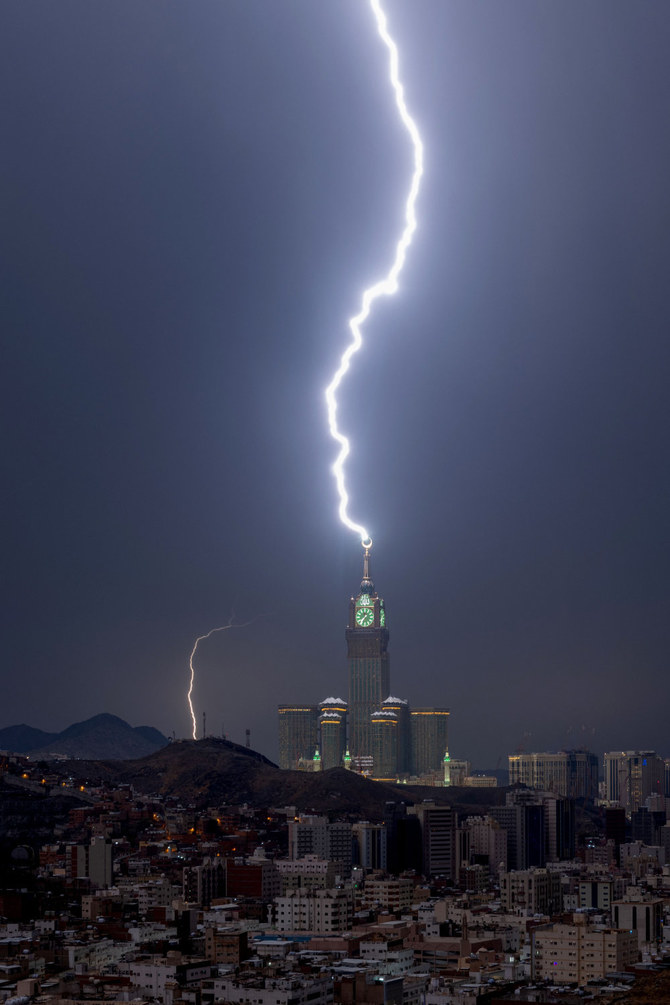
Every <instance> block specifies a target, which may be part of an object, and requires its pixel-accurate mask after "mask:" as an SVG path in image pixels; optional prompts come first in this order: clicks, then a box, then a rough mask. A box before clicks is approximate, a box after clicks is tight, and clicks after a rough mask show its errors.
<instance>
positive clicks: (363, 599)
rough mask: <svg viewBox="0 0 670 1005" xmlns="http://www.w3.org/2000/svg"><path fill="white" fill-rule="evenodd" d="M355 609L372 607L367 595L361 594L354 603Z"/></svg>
mask: <svg viewBox="0 0 670 1005" xmlns="http://www.w3.org/2000/svg"><path fill="white" fill-rule="evenodd" d="M356 607H372V600H371V599H370V594H369V593H361V595H360V597H359V598H358V600H357V601H356Z"/></svg>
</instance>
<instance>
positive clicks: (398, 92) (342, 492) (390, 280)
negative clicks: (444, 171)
mask: <svg viewBox="0 0 670 1005" xmlns="http://www.w3.org/2000/svg"><path fill="white" fill-rule="evenodd" d="M370 6H371V7H372V12H373V14H374V16H375V20H376V24H377V31H378V32H379V35H380V36H381V38H382V40H383V42H384V44H385V45H386V47H387V49H388V51H389V75H390V80H391V86H392V88H393V92H394V94H395V102H396V107H397V109H398V114H399V116H400V118H401V120H402V123H403V125H404V126H405V128H406V129H407V132H408V133H409V136H410V139H411V141H412V146H413V149H414V171H413V173H412V180H411V183H410V188H409V194H408V196H407V201H406V203H405V226H404V229H403V231H402V234H401V235H400V238H399V240H398V243H397V244H396V249H395V257H394V259H393V262H392V264H391V267H390V269H389V270H388V272H387V274H386V275H385V276H384V278H383V279H379V280H378V281H377V282H376V283H373V285H372V286H369V287H368V288H367V289H366V290H364V292H363V297H362V301H361V308H360V310H359V312H358V314H355V315H354V316H353V317H352V318H350V319H349V330H350V331H351V335H352V340H351V342H350V343H349V345H348V346H347V348H346V349H345V351H344V352H343V354H342V356H341V358H340V365H339V366H338V368H337V370H336V371H335V375H334V376H333V379H332V380H331V382H330V384H329V385H328V387H327V388H326V405H327V409H328V428H329V430H330V435H331V436H332V437H333V439H334V440H335V441H336V442H337V443H339V445H340V449H339V452H338V454H337V458H336V460H335V463H334V464H333V467H332V471H333V475H334V476H335V484H336V486H337V492H338V495H339V499H340V505H339V508H338V513H339V517H340V520H341V521H342V523H343V524H344V525H345V527H348V528H349V529H350V530H353V531H355V532H356V533H358V534H360V536H361V543H362V544H363V545H364V546H366V545H367V546H368V547H369V546H370V545H371V544H372V540H371V538H370V535H369V534H368V531H367V529H366V528H365V527H364V526H363V524H360V523H356V521H355V520H352V519H351V517H350V516H349V512H348V509H349V493H348V492H347V489H346V485H345V479H344V462H345V461H346V459H347V457H348V456H349V451H350V449H351V448H350V445H349V440H348V438H347V437H346V436H345V435H344V433H343V432H342V431H341V430H340V428H339V426H338V424H337V397H336V392H337V390H338V388H339V386H340V384H341V383H342V379H343V377H344V376H345V374H346V373H347V371H348V370H349V366H350V364H351V359H352V356H353V355H354V354H355V353H357V352H358V350H359V349H360V348H361V345H362V344H363V335H362V332H361V326H362V325H363V324H364V323H365V321H366V320H367V318H368V317H369V315H370V311H371V309H372V305H373V303H374V302H375V300H377V298H378V297H382V296H391V295H392V294H394V293H395V292H396V290H397V289H398V276H399V275H400V272H401V270H402V267H403V265H404V264H405V258H406V256H407V249H408V248H409V246H410V244H411V243H412V237H413V235H414V231H415V230H416V226H417V223H416V212H415V205H416V200H417V196H418V194H419V186H420V182H421V176H422V175H423V143H422V142H421V137H420V135H419V130H418V128H417V126H416V123H415V121H414V119H413V118H412V116H411V115H410V114H409V112H408V110H407V105H406V104H405V90H404V88H403V85H402V84H401V82H400V77H399V74H398V47H397V45H396V44H395V42H394V41H393V39H392V38H391V36H390V35H389V32H388V28H387V22H386V15H385V13H384V11H383V9H382V6H381V3H380V0H370Z"/></svg>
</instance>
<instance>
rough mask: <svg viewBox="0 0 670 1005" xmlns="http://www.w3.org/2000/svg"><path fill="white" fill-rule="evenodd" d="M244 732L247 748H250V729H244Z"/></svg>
mask: <svg viewBox="0 0 670 1005" xmlns="http://www.w3.org/2000/svg"><path fill="white" fill-rule="evenodd" d="M244 732H245V734H246V737H247V748H250V747H251V730H250V729H245V730H244Z"/></svg>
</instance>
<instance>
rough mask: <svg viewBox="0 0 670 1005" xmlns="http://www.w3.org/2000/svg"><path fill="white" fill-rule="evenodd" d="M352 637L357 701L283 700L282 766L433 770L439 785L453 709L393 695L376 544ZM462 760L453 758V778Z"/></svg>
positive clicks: (353, 611)
mask: <svg viewBox="0 0 670 1005" xmlns="http://www.w3.org/2000/svg"><path fill="white" fill-rule="evenodd" d="M345 638H346V643H347V663H348V667H349V702H348V703H347V702H345V701H343V700H342V699H341V698H326V699H325V700H324V701H322V702H321V703H320V705H319V706H315V705H303V704H294V705H280V706H279V763H280V766H281V767H282V768H293V769H295V768H302V769H303V770H308V771H321V770H324V771H327V770H329V769H331V768H337V767H339V766H344V767H345V768H348V769H353V770H355V771H359V772H362V773H363V774H366V775H371V776H372V777H373V778H384V779H389V780H395V779H397V778H398V777H399V776H407V775H408V774H415V775H429V776H431V777H430V782H431V784H434V783H435V781H436V779H437V778H441V777H442V776H443V774H444V764H443V761H444V757H445V754H446V752H447V722H448V718H449V709H448V708H418V709H410V706H409V704H408V702H407V701H405V699H404V698H397V697H393V696H391V695H390V666H389V653H388V642H389V630H388V625H387V622H386V609H385V606H384V601H383V599H382V598H381V597H380V596H379V595H378V593H377V592H376V590H375V584H374V583H373V581H372V578H371V576H370V551H369V548H366V549H365V555H364V558H363V579H362V580H361V584H360V587H359V589H358V593H357V594H356V596H354V597H351V599H350V601H349V618H348V621H347V627H346V631H345ZM458 763H459V762H456V761H452V762H451V764H452V771H451V782H452V784H455V779H456V778H457V776H458V771H457V764H458ZM438 784H439V782H438Z"/></svg>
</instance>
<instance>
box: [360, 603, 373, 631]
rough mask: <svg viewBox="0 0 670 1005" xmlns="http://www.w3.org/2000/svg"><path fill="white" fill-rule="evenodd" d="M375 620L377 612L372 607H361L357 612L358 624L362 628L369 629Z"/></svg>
mask: <svg viewBox="0 0 670 1005" xmlns="http://www.w3.org/2000/svg"><path fill="white" fill-rule="evenodd" d="M374 620H375V612H374V611H373V610H372V608H371V607H359V608H358V610H357V611H356V624H357V625H360V626H361V628H369V627H370V625H371V624H372V622H373V621H374Z"/></svg>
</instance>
